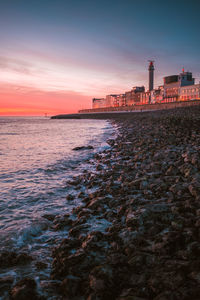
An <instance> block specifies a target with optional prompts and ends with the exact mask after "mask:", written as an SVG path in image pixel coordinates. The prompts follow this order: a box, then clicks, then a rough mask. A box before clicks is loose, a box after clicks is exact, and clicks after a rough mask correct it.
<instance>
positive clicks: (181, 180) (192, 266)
mask: <svg viewBox="0 0 200 300" xmlns="http://www.w3.org/2000/svg"><path fill="white" fill-rule="evenodd" d="M108 117H109V116H108ZM110 122H111V123H112V124H113V126H114V127H116V137H114V138H113V139H109V140H108V141H107V142H108V144H109V145H110V148H109V149H106V150H104V151H102V152H101V153H98V154H95V155H94V157H93V158H92V159H91V160H90V161H89V163H90V164H92V165H93V166H95V170H94V171H90V169H85V170H84V172H83V174H81V175H78V176H76V177H74V179H73V180H70V181H69V180H68V181H67V185H69V186H74V188H75V190H76V191H77V193H76V194H75V195H74V194H73V195H72V194H67V195H66V201H67V203H68V202H72V201H74V200H75V199H76V198H79V199H81V200H82V202H81V203H82V204H81V205H80V206H78V207H76V208H74V209H73V211H72V213H71V214H69V213H68V214H63V215H62V216H55V215H45V216H44V218H46V219H48V220H49V222H51V224H52V225H51V226H52V228H54V230H58V231H59V230H62V228H67V229H68V235H67V236H66V238H65V239H63V241H62V242H61V243H59V244H57V245H55V247H54V248H53V251H52V257H53V262H52V271H51V278H50V279H49V281H48V282H47V281H45V282H43V283H42V282H41V284H40V287H39V289H38V288H37V283H36V281H35V280H34V279H33V278H24V279H22V280H20V281H18V282H16V283H13V285H12V286H11V283H9V278H8V279H7V281H6V279H5V280H4V282H3V283H2V282H1V285H2V284H4V288H5V286H6V285H7V286H9V289H10V292H9V295H10V296H9V297H10V299H16V300H17V299H34V300H37V299H69V300H79V299H80V300H82V299H83V300H84V299H86V300H107V299H109V300H111V299H113V300H114V299H116V300H150V299H154V300H168V299H170V300H176V299H177V300H179V299H180V300H183V299H188V300H197V299H200V259H199V257H200V106H196V107H186V108H178V109H172V110H165V111H154V112H143V113H135V114H127V115H123V116H122V115H120V114H116V115H115V116H114V117H113V116H112V119H110ZM86 146H87V145H86ZM76 150H77V151H82V149H76ZM83 186H84V187H85V190H84V191H82V188H83ZM91 190H92V192H91ZM88 191H90V192H88ZM66 205H67V204H66ZM13 255H14V254H13ZM15 256H16V255H14V256H12V255H11V256H10V257H9V259H8V257H7V256H6V254H5V253H4V256H2V255H1V257H0V263H1V265H2V264H6V260H7V263H8V264H12V263H13V264H16V263H22V264H23V263H24V262H25V263H27V262H28V261H29V260H30V259H31V258H30V257H28V256H23V255H22V254H21V256H16V257H15ZM38 268H40V269H42V268H45V262H40V264H38Z"/></svg>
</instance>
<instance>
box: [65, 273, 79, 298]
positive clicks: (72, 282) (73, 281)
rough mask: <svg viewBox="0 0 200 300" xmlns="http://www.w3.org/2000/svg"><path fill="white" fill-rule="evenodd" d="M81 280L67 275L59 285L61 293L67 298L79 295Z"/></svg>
mask: <svg viewBox="0 0 200 300" xmlns="http://www.w3.org/2000/svg"><path fill="white" fill-rule="evenodd" d="M80 284H81V278H80V277H76V276H72V275H68V276H67V277H66V278H65V279H64V280H63V281H62V283H61V285H60V288H61V293H62V295H64V296H67V297H74V296H77V295H80V294H81V289H80Z"/></svg>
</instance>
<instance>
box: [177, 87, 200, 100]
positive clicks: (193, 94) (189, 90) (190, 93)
mask: <svg viewBox="0 0 200 300" xmlns="http://www.w3.org/2000/svg"><path fill="white" fill-rule="evenodd" d="M192 99H200V84H194V85H188V86H182V87H180V89H179V100H181V101H186V100H192Z"/></svg>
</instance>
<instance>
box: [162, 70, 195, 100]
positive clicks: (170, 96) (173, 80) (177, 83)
mask: <svg viewBox="0 0 200 300" xmlns="http://www.w3.org/2000/svg"><path fill="white" fill-rule="evenodd" d="M193 84H194V78H192V73H191V72H185V71H184V69H183V70H182V73H180V74H179V75H171V76H166V77H164V100H165V102H174V101H178V100H179V89H180V87H182V86H188V85H193Z"/></svg>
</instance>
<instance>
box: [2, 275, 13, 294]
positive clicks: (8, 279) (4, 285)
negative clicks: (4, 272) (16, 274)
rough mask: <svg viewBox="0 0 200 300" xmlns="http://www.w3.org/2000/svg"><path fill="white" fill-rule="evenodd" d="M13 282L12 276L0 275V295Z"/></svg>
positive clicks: (7, 289)
mask: <svg viewBox="0 0 200 300" xmlns="http://www.w3.org/2000/svg"><path fill="white" fill-rule="evenodd" d="M13 282H14V278H13V277H12V276H4V277H0V295H2V294H3V293H4V292H7V291H9V289H10V287H11V285H12V284H13Z"/></svg>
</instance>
